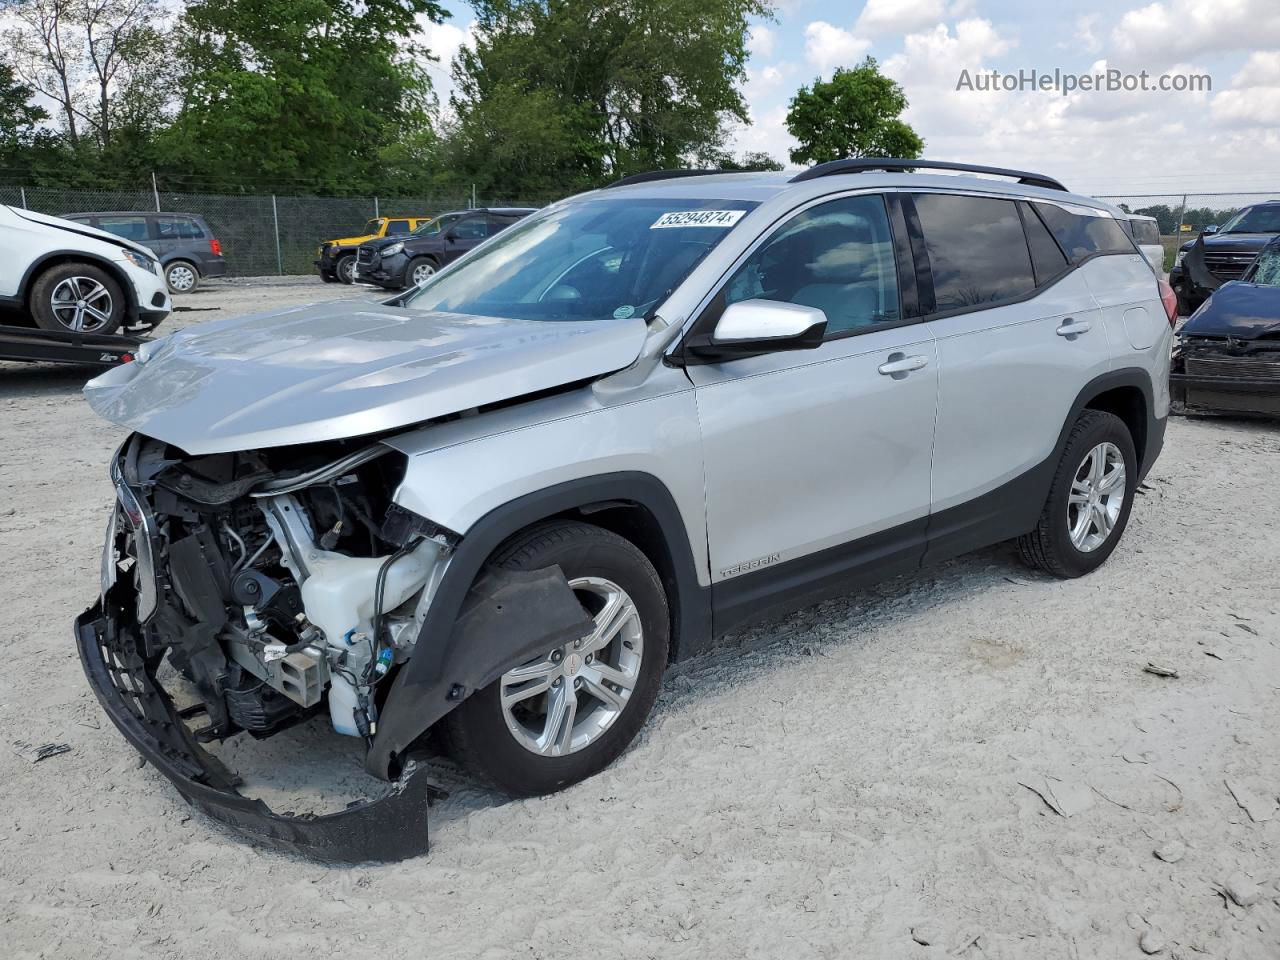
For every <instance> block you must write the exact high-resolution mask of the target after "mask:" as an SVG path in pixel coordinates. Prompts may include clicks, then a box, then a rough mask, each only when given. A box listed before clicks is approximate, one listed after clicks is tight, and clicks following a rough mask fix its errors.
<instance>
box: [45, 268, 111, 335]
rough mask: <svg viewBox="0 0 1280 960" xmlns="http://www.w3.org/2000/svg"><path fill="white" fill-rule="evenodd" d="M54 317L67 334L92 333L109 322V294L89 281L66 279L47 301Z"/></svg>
mask: <svg viewBox="0 0 1280 960" xmlns="http://www.w3.org/2000/svg"><path fill="white" fill-rule="evenodd" d="M49 306H50V308H51V309H52V311H53V315H54V317H55V318H57V320H58V322H59V323H61V324H62V325H63V326H64V327H66V328H67V329H68V330H73V331H75V332H77V333H92V332H93V331H95V330H101V329H102V328H103V327H105V326H107V324H109V323H110V322H111V314H112V311H113V310H114V308H115V302H114V301H113V300H112V298H111V291H110V290H108V289H107V288H106V287H105V286H103V285H102V284H101V283H99V282H98V281H97V280H94V279H93V278H92V277H67V278H66V279H65V280H63V281H61V282H60V283H59V284H58V285H57V286H56V287H54V288H53V293H52V294H51V295H50V298H49Z"/></svg>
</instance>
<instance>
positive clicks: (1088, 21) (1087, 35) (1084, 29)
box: [1076, 13, 1102, 53]
mask: <svg viewBox="0 0 1280 960" xmlns="http://www.w3.org/2000/svg"><path fill="white" fill-rule="evenodd" d="M1101 19H1102V14H1100V13H1090V14H1087V15H1085V16H1083V17H1080V18H1079V19H1078V20H1076V40H1078V41H1079V42H1080V45H1081V46H1082V47H1084V48H1085V50H1087V51H1088V52H1089V53H1097V52H1098V51H1099V50H1101V49H1102V41H1101V40H1099V39H1098V35H1097V33H1095V32H1094V31H1096V30H1097V29H1098V21H1099V20H1101Z"/></svg>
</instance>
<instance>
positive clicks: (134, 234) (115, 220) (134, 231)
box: [98, 217, 147, 243]
mask: <svg viewBox="0 0 1280 960" xmlns="http://www.w3.org/2000/svg"><path fill="white" fill-rule="evenodd" d="M98 227H99V228H100V229H102V230H105V231H107V233H114V234H115V235H116V236H117V237H121V238H123V239H125V240H133V241H134V242H135V243H145V242H146V240H147V221H146V219H145V218H144V217H99V218H98Z"/></svg>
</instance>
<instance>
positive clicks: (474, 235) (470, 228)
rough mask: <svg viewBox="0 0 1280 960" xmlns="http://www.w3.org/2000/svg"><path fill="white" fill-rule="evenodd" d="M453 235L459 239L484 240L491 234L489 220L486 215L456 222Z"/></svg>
mask: <svg viewBox="0 0 1280 960" xmlns="http://www.w3.org/2000/svg"><path fill="white" fill-rule="evenodd" d="M453 235H454V236H455V237H456V238H457V239H459V240H483V239H484V238H485V237H487V236H488V235H489V222H488V220H487V219H486V218H484V217H467V218H466V219H465V220H459V221H458V222H457V223H456V224H454V227H453Z"/></svg>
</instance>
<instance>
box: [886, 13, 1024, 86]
mask: <svg viewBox="0 0 1280 960" xmlns="http://www.w3.org/2000/svg"><path fill="white" fill-rule="evenodd" d="M1015 45H1016V43H1015V42H1014V41H1013V40H1009V39H1007V38H1005V37H1003V36H1001V35H1000V33H999V31H997V30H996V28H995V27H994V26H992V24H991V21H990V20H980V19H970V20H961V21H960V22H959V23H957V24H956V26H955V32H954V33H952V32H951V30H950V29H949V28H948V27H947V26H946V25H945V24H941V23H940V24H938V25H937V26H936V27H934V28H933V29H932V30H926V31H923V32H920V33H913V34H910V35H909V36H907V37H906V38H905V39H904V40H903V44H902V52H901V53H899V54H895V55H894V56H892V57H890V58H889V59H888V60H886V61H885V64H884V70H885V73H887V74H889V76H891V77H893V78H894V79H896V80H898V81H899V82H902V81H903V80H919V79H922V78H925V77H928V78H930V79H935V80H936V79H947V80H949V81H950V83H949V85H948V86H947V88H946V89H949V90H954V89H955V81H956V78H957V77H958V76H959V75H960V71H961V70H962V69H968V70H969V71H970V72H972V71H974V70H978V69H981V68H982V67H983V65H984V64H985V62H986V60H987V59H988V58H990V57H998V56H1000V55H1001V54H1003V53H1007V52H1008V51H1009V50H1011V49H1013V47H1014V46H1015Z"/></svg>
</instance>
